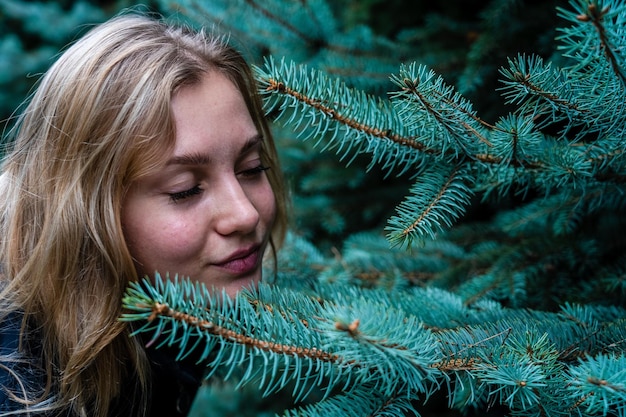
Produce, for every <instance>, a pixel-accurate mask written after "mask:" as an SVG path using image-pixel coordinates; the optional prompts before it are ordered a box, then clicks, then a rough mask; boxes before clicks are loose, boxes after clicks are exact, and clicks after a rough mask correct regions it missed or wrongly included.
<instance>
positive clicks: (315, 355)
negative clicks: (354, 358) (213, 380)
mask: <svg viewBox="0 0 626 417" xmlns="http://www.w3.org/2000/svg"><path fill="white" fill-rule="evenodd" d="M157 316H163V317H171V318H173V319H175V320H178V321H181V322H185V323H187V324H188V325H189V326H193V327H197V328H200V329H201V330H202V331H204V332H207V333H209V334H212V335H215V336H219V337H221V338H222V339H225V340H230V341H233V342H235V343H239V344H243V345H246V346H250V347H253V348H256V349H259V350H263V351H267V352H274V353H278V354H288V355H292V356H298V357H302V358H311V359H316V360H320V361H322V362H338V361H339V359H340V358H339V356H337V355H333V354H331V353H328V352H324V351H322V350H319V349H317V348H305V347H301V346H291V345H285V344H282V343H277V342H271V341H266V340H259V339H256V338H254V337H250V336H246V335H244V334H241V333H238V332H236V331H234V330H230V329H227V328H225V327H222V326H220V325H218V324H215V323H213V322H210V321H208V320H200V319H199V318H197V317H195V316H192V315H190V314H186V313H183V312H180V311H176V310H173V309H171V308H170V307H169V306H168V305H167V304H162V303H154V305H153V306H152V314H151V315H150V317H149V318H148V321H152V320H154V319H156V317H157Z"/></svg>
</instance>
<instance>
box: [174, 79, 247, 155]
mask: <svg viewBox="0 0 626 417" xmlns="http://www.w3.org/2000/svg"><path fill="white" fill-rule="evenodd" d="M171 113H172V118H173V122H174V130H175V144H174V149H173V154H174V155H181V154H189V153H197V152H199V151H203V152H208V151H210V152H212V153H213V154H215V155H216V157H219V156H220V154H221V153H222V151H226V150H228V148H230V145H231V144H234V145H235V146H236V147H242V146H244V144H245V143H246V142H247V141H249V140H250V139H251V138H254V137H257V136H258V135H259V132H258V129H257V127H256V124H255V122H254V120H253V118H252V116H251V114H250V111H249V109H248V106H247V103H246V101H245V100H244V97H243V95H242V93H241V91H239V89H238V88H237V87H236V86H235V84H234V83H233V82H232V81H231V80H230V79H229V78H227V77H226V76H225V75H223V74H221V73H220V72H218V71H211V72H208V73H206V74H205V75H204V76H203V77H202V78H201V79H200V80H199V82H198V83H196V84H193V85H186V86H183V87H182V88H180V89H179V90H178V91H177V92H176V93H175V94H174V96H173V97H172V102H171Z"/></svg>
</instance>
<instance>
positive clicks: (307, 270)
mask: <svg viewBox="0 0 626 417" xmlns="http://www.w3.org/2000/svg"><path fill="white" fill-rule="evenodd" d="M246 3H248V4H253V5H257V6H258V4H257V3H255V2H246ZM495 3H496V2H494V4H495ZM505 3H507V2H500V3H498V4H500V5H502V6H503V7H504V4H505ZM200 4H201V3H199V2H194V1H188V2H182V1H181V6H180V7H182V10H183V11H184V10H185V9H184V8H185V7H191V6H193V7H196V10H195V12H196V13H197V12H198V10H205V9H198V8H200V7H201V6H200ZM202 4H203V3H202ZM212 4H213V3H212ZM228 4H229V5H231V4H232V5H233V6H232V7H233V10H231V11H229V13H230V12H236V11H237V10H240V9H237V7H238V6H241V4H239V3H238V2H229V3H228ZM313 4H314V5H315V6H316V7H315V8H314V7H312V5H313ZM325 4H326V3H317V2H307V3H305V6H311V8H307V7H299V8H294V9H282V8H280V7H279V5H278V4H277V5H276V7H275V8H273V7H272V8H268V9H264V10H266V11H270V10H271V13H269V12H268V13H269V15H270V16H290V18H291V19H293V21H297V22H300V19H303V20H302V21H304V20H305V19H304V17H300V15H299V13H303V14H304V15H306V16H307V17H308V19H309V20H308V21H309V22H318V21H319V22H322V21H323V22H326V23H325V24H328V25H329V26H328V27H329V28H332V30H335V31H336V30H337V25H336V24H333V22H334V21H333V20H331V18H332V16H331V15H330V14H329V13H330V12H329V10H330V9H329V8H328V7H324V5H325ZM185 5H187V6H185ZM190 5H191V6H190ZM290 5H292V3H289V2H282V7H289V6H290ZM317 6H319V8H318V7H317ZM206 7H207V9H206V10H208V6H206ZM268 7H269V6H268ZM190 10H191V9H187V10H186V11H184V12H183V13H186V14H188V13H189V11H190ZM240 11H241V10H240ZM491 11H494V9H492V10H491ZM257 12H258V10H257ZM316 13H320V14H316ZM242 16H243V14H242ZM315 16H319V19H316V18H314V17H315ZM558 16H559V17H560V19H562V20H561V23H563V22H564V24H563V27H562V28H561V29H559V31H558V36H557V46H558V51H559V52H560V54H561V56H560V57H559V58H556V59H552V60H546V59H544V58H543V57H541V56H538V55H535V54H528V53H519V54H514V55H512V56H511V57H510V58H509V59H508V62H507V64H506V65H505V66H504V67H503V68H502V69H501V70H500V76H501V77H502V84H501V87H500V89H499V92H500V93H501V94H502V97H503V98H504V100H505V102H506V106H507V108H512V109H513V110H512V111H510V112H504V114H503V115H502V116H500V117H498V118H497V120H496V122H493V123H491V122H488V121H486V119H485V118H482V117H481V116H480V113H479V112H478V111H477V110H476V109H475V108H474V106H473V102H472V100H469V99H468V98H466V96H465V95H464V94H462V93H461V91H462V90H463V88H462V87H461V88H459V87H455V86H453V85H452V84H450V83H448V82H446V80H445V78H444V77H443V76H442V75H439V73H438V72H437V71H435V70H433V69H431V68H430V67H429V66H428V65H426V64H424V63H423V62H420V61H419V60H415V61H404V60H402V59H400V57H399V56H398V55H394V54H395V53H398V52H397V51H398V50H396V49H395V48H396V47H397V45H395V44H394V45H393V46H392V45H391V44H388V43H385V42H386V40H381V39H379V38H376V37H373V38H368V37H364V38H363V39H368V40H370V41H371V42H370V43H368V42H363V43H359V42H356V39H361V38H359V37H358V36H356V35H355V34H354V33H352V32H351V36H347V38H346V39H345V40H343V41H344V42H346V44H345V45H344V46H345V50H346V51H348V50H353V49H354V48H356V47H357V45H359V46H360V45H366V46H365V47H364V48H368V47H371V48H372V49H371V51H373V52H375V50H376V47H375V46H376V45H378V46H381V47H383V49H384V48H385V46H384V45H386V47H388V48H391V49H393V51H388V53H387V55H386V57H392V58H393V59H396V60H399V61H398V62H400V63H399V64H398V66H399V68H396V69H395V70H394V71H392V72H391V76H390V81H391V88H390V89H389V91H390V92H389V94H388V95H387V96H386V97H385V96H383V95H380V94H379V93H378V92H377V91H378V90H377V89H376V88H374V87H373V84H368V83H363V82H359V80H358V79H357V78H359V77H356V78H355V79H351V78H350V77H349V74H347V76H339V75H338V73H333V72H332V71H328V70H327V69H328V68H329V66H324V64H325V65H328V63H329V62H333V64H335V66H330V67H332V68H339V67H340V65H341V64H340V63H338V62H340V61H341V59H340V57H339V56H338V55H335V56H334V59H335V60H336V61H332V60H331V57H332V56H333V55H332V53H331V52H328V51H324V48H320V50H319V54H313V55H311V50H310V49H309V50H307V51H304V52H303V49H299V48H297V46H302V45H301V44H298V42H297V41H295V40H293V39H291V40H290V41H293V43H289V42H286V44H287V45H288V47H287V49H286V50H285V53H284V54H282V55H281V54H275V53H270V54H268V55H269V57H268V58H267V59H266V61H265V62H264V63H263V64H260V65H258V66H257V67H256V70H257V77H258V79H259V81H260V83H261V91H262V93H263V94H264V97H265V104H266V109H267V112H268V114H269V115H270V117H272V118H273V120H274V121H275V122H276V123H277V124H278V125H281V126H282V127H280V129H281V131H282V129H289V130H292V131H293V132H294V134H295V135H297V136H298V137H300V138H301V139H302V140H304V141H305V142H309V143H313V144H314V146H316V147H318V148H321V149H322V150H325V151H330V152H323V153H326V154H333V153H334V154H337V155H338V159H339V160H341V161H343V162H344V163H349V162H350V161H354V160H357V159H358V160H361V161H362V160H365V157H367V159H368V160H369V162H368V164H369V165H367V166H365V167H364V168H363V170H364V171H367V170H368V169H372V168H373V167H377V168H379V169H381V170H382V171H383V172H384V173H385V174H386V175H388V176H394V175H403V176H406V177H408V178H410V180H411V181H412V186H411V187H409V193H408V195H407V196H406V197H405V199H404V201H402V202H400V203H399V204H398V205H397V208H396V212H395V214H394V215H392V216H391V217H390V218H389V220H388V221H387V226H386V229H385V235H383V234H382V233H380V232H379V231H374V232H363V233H358V234H353V235H351V236H350V237H348V238H347V239H346V240H345V241H344V244H343V246H342V248H341V250H338V251H337V252H336V253H335V256H327V255H325V254H324V253H325V252H323V251H320V250H319V249H317V248H316V247H315V246H314V245H312V244H311V243H309V241H308V240H307V239H304V238H302V237H301V236H297V235H295V234H292V235H290V236H289V239H288V241H287V243H286V246H285V249H284V250H283V251H282V252H281V254H280V257H279V260H278V270H277V273H276V275H275V279H274V280H273V282H266V283H263V284H262V285H260V287H259V288H258V289H249V290H246V291H244V292H243V293H241V294H240V295H239V296H238V297H237V298H235V299H233V300H231V299H228V298H227V297H225V296H224V295H223V294H222V295H216V294H213V293H211V292H209V291H207V290H206V289H204V288H203V287H202V286H200V285H198V284H193V283H191V282H190V281H188V280H186V279H180V280H179V279H176V280H175V281H174V282H173V283H172V282H170V281H162V280H160V278H159V277H157V280H156V281H155V282H154V283H153V284H151V283H150V282H149V281H145V282H142V283H138V284H136V285H133V286H132V287H131V288H130V289H129V291H128V293H127V297H126V298H125V300H124V303H125V307H126V308H127V310H128V313H127V314H126V315H125V316H124V318H123V319H124V320H129V321H134V322H137V323H136V325H137V326H138V327H137V333H148V334H151V335H152V336H153V339H154V343H158V344H167V345H172V346H177V347H178V348H179V350H180V354H181V356H186V355H197V357H198V360H200V361H202V362H204V363H206V364H207V369H208V372H209V376H208V380H209V382H211V381H213V384H214V385H210V384H209V385H208V387H207V391H206V392H207V394H206V397H205V400H204V401H206V398H211V399H212V400H213V401H215V402H217V403H220V401H219V398H220V397H221V398H223V397H226V398H230V399H232V398H238V400H240V401H245V402H244V403H243V404H240V407H236V411H235V413H236V414H239V415H246V414H247V415H263V414H264V413H272V412H274V411H275V412H278V413H280V414H282V415H285V416H320V415H324V416H326V415H330V416H333V415H336V416H346V415H347V416H350V415H354V416H357V415H384V416H400V415H420V414H423V415H429V414H430V415H440V414H441V413H452V412H453V411H454V410H457V413H459V414H468V413H470V414H477V415H478V414H480V415H484V414H485V413H491V414H494V413H495V414H508V415H515V416H517V415H519V416H545V415H551V416H559V415H563V416H566V415H582V416H599V415H616V416H626V372H625V371H624V369H626V366H625V365H626V359H625V358H626V356H625V355H624V353H625V344H626V310H624V307H623V306H624V305H625V299H626V284H625V282H626V281H625V279H624V278H625V277H626V255H625V252H624V248H625V247H626V242H625V233H624V230H625V227H624V226H626V224H625V220H624V219H623V216H622V213H623V212H624V208H625V207H624V203H625V197H624V192H625V191H626V190H625V189H624V183H625V182H624V179H625V178H626V176H625V174H626V165H625V159H624V139H623V138H624V126H625V124H624V117H625V115H626V112H625V109H624V105H623V103H624V102H625V100H624V98H625V97H624V94H625V90H626V89H625V87H626V86H625V83H624V81H625V78H624V71H625V68H626V66H625V65H624V51H625V50H626V29H624V28H625V25H624V19H626V5H625V4H623V2H619V1H612V0H607V1H602V2H595V1H593V2H591V1H586V0H574V1H571V2H570V3H569V5H567V7H560V8H558ZM322 17H323V19H322ZM236 20H237V19H236ZM252 20H253V19H252ZM237 21H239V22H241V21H243V20H237ZM290 21H291V20H290ZM264 22H265V24H261V23H257V24H258V28H257V29H256V30H257V32H254V33H255V34H259V38H258V39H261V41H259V43H263V41H262V39H263V38H262V36H263V35H266V36H268V41H267V42H268V43H269V39H272V40H274V41H275V42H278V41H276V39H277V38H278V39H283V37H284V38H287V37H288V33H283V32H281V30H282V29H284V26H281V24H282V23H283V22H277V21H273V22H271V24H268V22H267V21H264ZM320 27H325V26H324V25H322V24H320V25H319V26H315V27H305V26H304V25H302V26H294V25H291V28H297V29H299V30H300V31H301V33H302V34H306V35H310V36H312V37H314V38H315V37H317V38H315V39H317V40H318V41H319V40H320V39H322V40H323V42H321V43H322V44H323V45H326V46H328V45H335V46H336V45H337V44H335V43H331V42H327V41H328V40H327V39H325V38H324V36H323V34H324V33H325V32H324V31H321V32H320V30H319V29H320ZM314 29H315V30H314ZM360 30H363V29H362V28H361V29H360ZM329 31H330V29H329ZM288 32H289V31H288ZM366 32H367V31H366ZM289 33H291V32H289ZM329 33H330V32H329ZM359 33H361V34H362V32H359ZM367 33H370V34H371V32H367ZM292 34H293V33H292ZM359 36H360V35H359ZM334 39H337V38H334ZM339 39H343V38H341V37H340V38H339ZM350 39H351V41H352V43H350V42H349V40H350ZM378 42H380V43H378ZM278 43H280V42H278ZM283 46H284V45H283ZM351 48H352V49H351ZM357 49H358V48H357ZM326 52H328V53H326ZM300 54H301V55H300ZM305 58H306V62H302V61H303V60H304V59H305ZM322 58H324V59H322ZM350 59H351V56H347V57H346V60H345V61H341V62H342V63H345V62H348V64H346V66H345V67H342V68H344V69H346V70H348V69H350V68H360V67H358V66H357V65H358V64H357V63H356V62H351V61H350ZM383 61H384V60H383ZM383 61H378V60H376V59H374V60H373V61H370V60H364V61H363V62H360V64H361V65H362V66H363V68H368V69H372V68H377V69H381V68H383V67H384V65H385V63H384V62H383ZM366 62H367V64H366ZM401 62H408V63H404V64H403V63H401ZM370 63H371V65H370ZM357 72H358V70H357ZM366 75H367V74H366ZM366 78H367V77H366ZM370 79H371V78H370ZM462 79H463V77H460V78H459V80H462ZM370 175H371V174H370ZM370 198H371V199H372V200H373V199H375V198H376V195H375V193H372V192H370ZM478 202H480V203H478ZM485 208H488V209H490V213H488V214H484V213H479V214H480V215H477V213H476V212H475V210H483V209H485ZM356 215H358V214H357V213H355V216H356ZM474 216H475V217H474ZM468 217H469V218H468ZM474 218H478V219H479V220H480V221H470V220H473V219H474ZM216 381H217V382H216ZM212 387H213V388H212ZM224 393H229V394H228V395H224ZM233 393H237V394H236V396H235V394H233ZM259 394H263V395H264V396H266V398H267V397H269V398H274V397H273V396H275V395H278V396H279V398H280V399H281V402H280V403H279V404H280V405H279V406H276V407H275V409H274V408H266V406H267V402H265V401H264V400H257V401H256V402H255V401H254V398H258V396H259ZM285 395H288V396H289V397H290V398H289V399H286V398H285V397H284V396H285ZM442 400H443V406H442ZM199 401H200V402H202V401H203V399H202V398H201V399H200V400H199ZM203 404H204V405H205V406H207V407H208V404H207V403H206V402H204V403H203ZM255 405H256V407H255ZM219 407H222V412H223V414H222V415H228V412H233V410H232V409H231V410H226V408H224V406H223V405H218V406H217V407H216V408H213V409H212V411H215V410H217V409H218V408H219ZM285 408H286V410H285ZM197 412H198V415H202V414H201V413H202V409H201V408H197ZM205 412H208V413H210V411H206V410H205ZM215 412H216V413H217V411H215Z"/></svg>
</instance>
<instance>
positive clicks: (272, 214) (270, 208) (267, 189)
mask: <svg viewBox="0 0 626 417" xmlns="http://www.w3.org/2000/svg"><path fill="white" fill-rule="evenodd" d="M252 198H253V199H254V201H255V202H254V205H255V207H256V208H257V210H258V212H259V216H260V217H261V219H262V221H263V222H264V223H265V225H266V227H267V229H268V230H271V229H272V227H273V225H274V221H275V220H276V198H275V196H274V191H273V190H272V187H271V185H270V183H269V182H268V181H266V184H265V186H264V187H262V188H260V189H259V190H257V192H256V193H255V194H254V196H253V197H252Z"/></svg>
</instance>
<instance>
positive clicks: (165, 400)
mask: <svg viewBox="0 0 626 417" xmlns="http://www.w3.org/2000/svg"><path fill="white" fill-rule="evenodd" d="M21 320H22V316H21V315H19V314H11V315H9V316H8V317H7V318H5V319H4V320H3V322H2V323H1V324H0V414H1V413H3V412H7V411H15V410H19V409H20V408H21V406H20V404H19V403H17V402H15V401H13V400H12V399H11V398H10V397H9V395H7V392H16V393H19V392H20V390H19V385H18V381H17V379H16V378H14V376H13V373H15V374H17V375H19V376H20V377H21V378H22V380H21V382H22V383H25V384H26V386H27V389H29V390H30V392H33V389H34V392H37V390H38V389H39V390H43V387H44V383H45V375H44V373H43V372H42V370H41V369H42V368H41V366H39V365H40V364H37V362H36V359H34V358H37V357H40V355H39V352H38V347H37V344H36V343H31V344H30V345H28V344H27V345H26V349H27V351H28V353H29V357H30V360H28V361H24V360H19V361H14V360H13V359H15V358H16V357H17V354H18V343H19V335H20V327H21ZM31 341H32V338H31ZM146 352H147V353H148V357H149V359H150V363H151V365H152V376H153V378H152V396H151V401H150V413H149V415H150V416H168V417H184V416H187V414H188V413H189V409H190V407H191V404H192V402H193V399H194V397H195V395H196V392H197V390H198V388H199V386H200V384H201V382H202V373H203V369H204V368H203V367H202V366H199V365H197V364H195V362H194V361H193V360H191V359H190V360H188V361H176V360H174V358H175V352H174V351H173V350H169V349H167V348H163V349H154V348H150V349H146ZM122 386H124V385H122ZM125 401H126V402H125ZM128 401H129V399H126V398H124V392H122V396H121V398H120V399H119V403H118V404H116V405H114V407H113V411H112V414H111V417H122V416H124V417H126V416H128V410H129V408H130V406H131V405H130V404H127V402H128ZM29 415H31V416H35V415H34V414H29ZM37 416H38V417H43V415H37Z"/></svg>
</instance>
